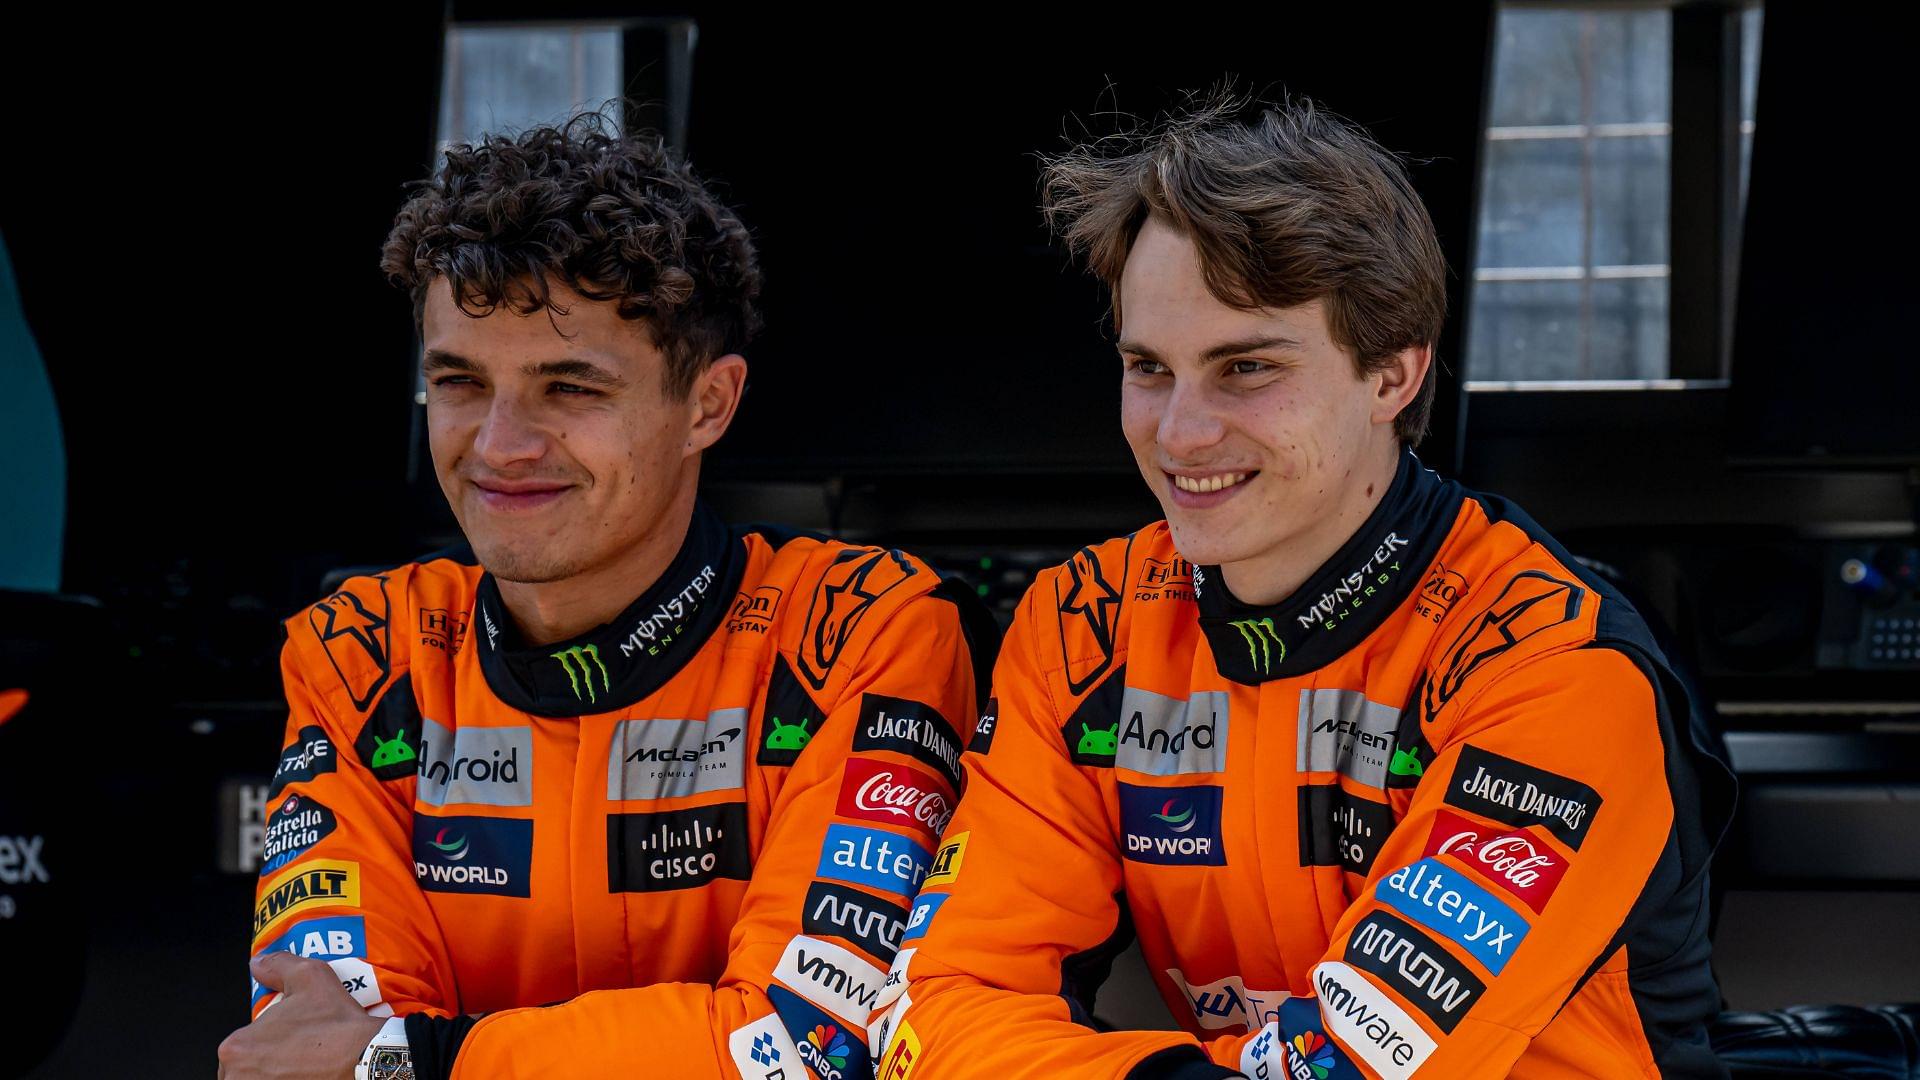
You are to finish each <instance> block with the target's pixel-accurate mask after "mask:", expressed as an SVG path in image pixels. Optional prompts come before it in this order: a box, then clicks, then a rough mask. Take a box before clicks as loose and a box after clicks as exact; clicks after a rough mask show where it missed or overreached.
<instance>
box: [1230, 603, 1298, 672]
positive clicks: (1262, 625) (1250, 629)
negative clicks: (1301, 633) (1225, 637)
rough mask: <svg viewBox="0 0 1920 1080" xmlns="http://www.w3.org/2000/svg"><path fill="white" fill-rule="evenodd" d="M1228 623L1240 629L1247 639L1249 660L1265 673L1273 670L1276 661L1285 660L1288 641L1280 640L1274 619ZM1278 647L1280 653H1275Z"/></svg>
mask: <svg viewBox="0 0 1920 1080" xmlns="http://www.w3.org/2000/svg"><path fill="white" fill-rule="evenodd" d="M1227 625H1229V626H1231V627H1233V628H1234V629H1235V630H1238V631H1240V636H1241V637H1243V638H1246V639H1247V662H1248V663H1250V664H1253V665H1255V666H1256V667H1258V668H1259V669H1260V674H1262V675H1265V674H1267V673H1268V672H1271V671H1272V670H1273V664H1274V661H1276V660H1278V661H1285V660H1286V658H1287V643H1286V642H1284V641H1281V640H1280V631H1278V630H1275V629H1274V628H1273V619H1272V618H1270V617H1269V618H1265V619H1235V620H1233V621H1232V622H1231V623H1228V624H1227ZM1275 648H1278V650H1279V653H1280V655H1278V656H1275V655H1273V653H1274V650H1275Z"/></svg>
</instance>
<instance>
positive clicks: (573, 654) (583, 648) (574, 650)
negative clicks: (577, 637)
mask: <svg viewBox="0 0 1920 1080" xmlns="http://www.w3.org/2000/svg"><path fill="white" fill-rule="evenodd" d="M549 655H551V656H552V657H553V658H554V659H555V660H558V661H560V668H561V670H563V671H565V672H566V673H567V685H568V686H570V687H572V688H573V696H574V697H575V698H576V699H578V698H580V697H582V694H581V693H580V684H581V683H582V682H584V683H586V688H587V692H586V694H585V695H584V696H585V698H586V700H587V701H588V702H598V701H599V700H600V697H599V694H597V693H595V692H594V689H593V676H594V673H595V672H599V674H600V692H601V693H604V692H606V691H607V690H608V688H609V684H608V681H607V665H605V664H603V663H601V662H600V647H599V646H598V645H574V646H571V647H569V648H565V649H561V650H560V651H559V652H556V653H551V654H549Z"/></svg>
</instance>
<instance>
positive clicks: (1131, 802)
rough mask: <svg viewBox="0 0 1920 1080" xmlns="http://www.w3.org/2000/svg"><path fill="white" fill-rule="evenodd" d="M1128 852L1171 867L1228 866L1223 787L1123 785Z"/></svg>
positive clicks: (1129, 855)
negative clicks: (1222, 827) (1222, 817)
mask: <svg viewBox="0 0 1920 1080" xmlns="http://www.w3.org/2000/svg"><path fill="white" fill-rule="evenodd" d="M1119 788H1120V832H1121V834H1122V843H1123V847H1124V850H1123V854H1124V856H1125V857H1126V858H1127V859H1130V860H1132V861H1133V862H1144V863H1158V864H1161V865H1166V866H1225V865H1226V862H1227V854H1226V851H1225V849H1224V846H1223V845H1222V844H1221V841H1220V788H1219V787H1217V786H1213V785H1196V786H1192V787H1138V786H1135V785H1133V784H1120V785H1119Z"/></svg>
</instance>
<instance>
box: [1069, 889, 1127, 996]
mask: <svg viewBox="0 0 1920 1080" xmlns="http://www.w3.org/2000/svg"><path fill="white" fill-rule="evenodd" d="M1113 902H1114V903H1115V904H1116V905H1117V906H1118V907H1119V909H1120V914H1119V917H1118V918H1116V919H1115V920H1114V924H1113V933H1112V934H1109V935H1108V936H1107V940H1105V941H1103V942H1101V943H1100V944H1098V945H1095V946H1094V947H1093V948H1091V949H1088V950H1086V951H1085V952H1077V953H1074V954H1073V955H1072V956H1069V957H1067V958H1066V959H1065V960H1062V961H1061V962H1060V996H1061V997H1063V998H1066V999H1067V1011H1068V1012H1069V1013H1070V1014H1071V1015H1072V1018H1073V1022H1074V1023H1076V1024H1080V1025H1082V1026H1083V1027H1090V1028H1093V1029H1094V1030H1095V1031H1109V1030H1112V1029H1111V1027H1110V1026H1109V1025H1106V1024H1103V1023H1101V1022H1100V1021H1098V1020H1096V1019H1095V1018H1094V1015H1093V1005H1094V999H1095V998H1096V997H1097V996H1098V995H1099V993H1100V987H1101V986H1102V985H1104V984H1105V983H1106V981H1107V976H1108V975H1110V974H1112V973H1113V959H1114V957H1116V956H1119V955H1120V954H1121V953H1123V952H1126V951H1127V946H1129V945H1131V944H1133V911H1132V909H1130V908H1129V907H1128V906H1127V895H1126V893H1124V892H1117V893H1114V894H1113Z"/></svg>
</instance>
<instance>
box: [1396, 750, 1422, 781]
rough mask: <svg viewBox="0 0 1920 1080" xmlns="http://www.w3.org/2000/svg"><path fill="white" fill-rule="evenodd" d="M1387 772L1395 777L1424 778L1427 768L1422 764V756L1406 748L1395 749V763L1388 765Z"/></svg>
mask: <svg viewBox="0 0 1920 1080" xmlns="http://www.w3.org/2000/svg"><path fill="white" fill-rule="evenodd" d="M1387 771H1388V772H1390V773H1392V774H1393V775H1395V776H1423V775H1425V774H1426V771H1427V768H1426V766H1424V765H1422V764H1420V755H1419V754H1416V753H1414V752H1413V751H1411V750H1408V749H1405V748H1404V747H1395V748H1394V751H1393V761H1392V762H1391V763H1389V764H1388V765H1387Z"/></svg>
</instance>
